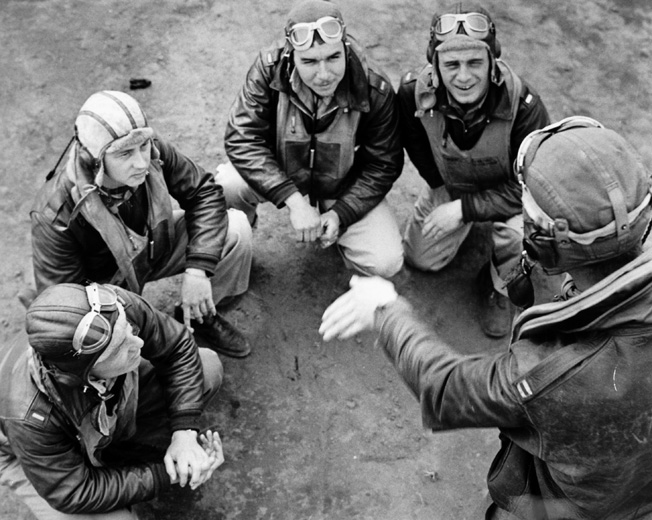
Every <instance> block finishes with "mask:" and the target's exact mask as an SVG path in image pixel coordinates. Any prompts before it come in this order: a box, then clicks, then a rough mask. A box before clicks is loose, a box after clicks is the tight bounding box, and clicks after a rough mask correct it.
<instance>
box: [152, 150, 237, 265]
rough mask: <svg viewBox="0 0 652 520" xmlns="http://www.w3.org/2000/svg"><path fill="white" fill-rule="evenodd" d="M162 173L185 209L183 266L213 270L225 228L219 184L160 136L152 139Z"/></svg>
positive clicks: (225, 219)
mask: <svg viewBox="0 0 652 520" xmlns="http://www.w3.org/2000/svg"><path fill="white" fill-rule="evenodd" d="M155 144H156V147H157V149H158V150H159V153H160V160H161V162H162V168H163V176H164V178H165V182H166V184H167V186H168V190H169V191H170V195H172V197H173V198H174V199H175V200H176V201H177V202H178V203H179V206H180V207H181V208H182V209H183V210H184V211H185V221H186V229H187V232H188V246H187V248H186V267H194V268H197V269H203V270H204V271H206V273H207V274H208V275H212V274H214V273H215V269H216V267H217V263H218V262H219V260H220V257H221V255H222V249H223V247H224V242H225V240H226V233H227V230H228V217H227V212H226V200H225V198H224V193H223V191H222V187H221V186H219V185H218V184H217V183H216V182H215V179H214V177H213V175H212V174H210V173H208V172H206V171H205V170H204V169H203V168H201V167H200V166H199V165H197V164H195V162H193V161H192V160H190V159H189V158H188V157H186V156H185V155H183V154H181V153H180V152H179V151H178V150H177V149H176V148H174V147H173V146H172V145H170V144H169V143H166V142H165V141H163V140H161V139H157V140H156V141H155Z"/></svg>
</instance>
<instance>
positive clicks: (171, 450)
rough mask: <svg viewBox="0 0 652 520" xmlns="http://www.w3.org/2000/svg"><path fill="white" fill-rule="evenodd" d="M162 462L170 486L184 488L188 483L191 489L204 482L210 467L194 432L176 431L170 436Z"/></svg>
mask: <svg viewBox="0 0 652 520" xmlns="http://www.w3.org/2000/svg"><path fill="white" fill-rule="evenodd" d="M163 462H164V463H165V470H166V471H167V473H168V475H169V477H170V482H171V483H172V484H176V483H178V484H179V485H180V486H181V487H184V486H185V485H186V484H187V483H190V487H191V489H195V488H196V487H197V486H199V485H200V484H202V483H203V482H204V481H205V480H206V475H207V474H208V472H209V471H211V467H212V463H211V460H210V456H209V455H208V454H207V453H206V451H205V450H204V449H203V448H202V447H201V446H200V445H199V443H198V442H197V432H196V431H194V430H177V431H175V432H174V433H173V434H172V441H171V442H170V446H168V449H167V451H166V453H165V457H164V458H163ZM211 473H212V471H211Z"/></svg>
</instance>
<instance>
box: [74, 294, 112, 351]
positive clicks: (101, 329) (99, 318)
mask: <svg viewBox="0 0 652 520" xmlns="http://www.w3.org/2000/svg"><path fill="white" fill-rule="evenodd" d="M85 289H86V297H87V298H88V303H89V305H90V306H91V310H90V311H89V312H88V313H87V314H86V315H85V316H84V317H83V318H82V319H81V321H80V322H79V325H77V328H76V329H75V334H74V336H73V339H72V346H73V349H74V355H75V356H79V355H81V354H93V353H96V352H98V351H100V350H102V349H103V348H105V347H106V346H107V345H108V344H109V343H110V341H111V335H112V332H113V328H112V327H111V323H110V322H109V320H108V319H107V318H106V316H104V315H102V314H101V313H102V312H105V313H106V312H109V313H113V312H115V311H117V310H118V295H117V294H116V293H115V292H114V291H113V290H112V289H110V288H109V287H105V286H104V285H98V284H96V283H92V284H90V285H88V286H86V287H85Z"/></svg>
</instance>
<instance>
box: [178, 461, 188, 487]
mask: <svg viewBox="0 0 652 520" xmlns="http://www.w3.org/2000/svg"><path fill="white" fill-rule="evenodd" d="M176 470H177V474H178V475H179V485H180V486H181V487H184V486H185V485H186V484H187V483H188V463H179V462H177V464H176Z"/></svg>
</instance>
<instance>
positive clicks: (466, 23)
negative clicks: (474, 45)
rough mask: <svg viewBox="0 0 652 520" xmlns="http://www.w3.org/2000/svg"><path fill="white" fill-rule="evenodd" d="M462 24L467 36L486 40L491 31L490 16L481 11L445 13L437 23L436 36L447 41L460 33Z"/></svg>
mask: <svg viewBox="0 0 652 520" xmlns="http://www.w3.org/2000/svg"><path fill="white" fill-rule="evenodd" d="M460 26H462V28H463V29H464V32H465V33H466V35H467V36H470V37H471V38H474V39H476V40H484V39H485V38H486V37H487V36H489V32H490V31H491V22H490V21H489V18H487V17H486V16H485V15H483V14H481V13H464V14H443V15H441V16H440V17H439V19H438V20H437V22H436V23H435V36H436V37H437V39H438V40H439V41H445V40H447V39H448V38H451V37H452V36H455V35H456V34H457V33H458V30H459V28H460Z"/></svg>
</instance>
